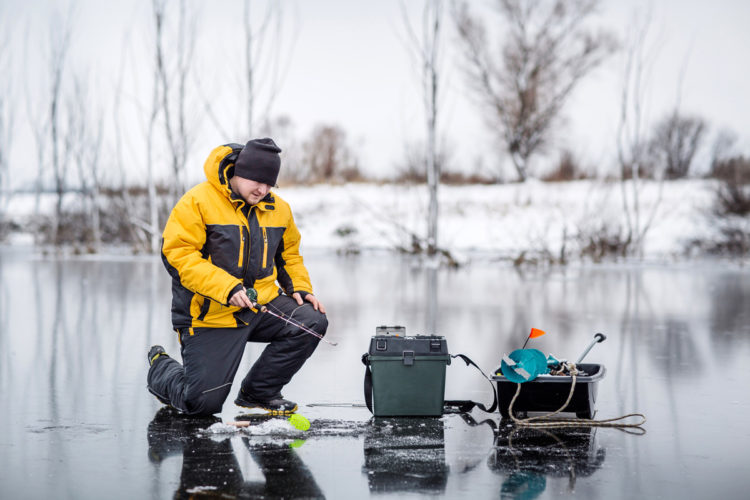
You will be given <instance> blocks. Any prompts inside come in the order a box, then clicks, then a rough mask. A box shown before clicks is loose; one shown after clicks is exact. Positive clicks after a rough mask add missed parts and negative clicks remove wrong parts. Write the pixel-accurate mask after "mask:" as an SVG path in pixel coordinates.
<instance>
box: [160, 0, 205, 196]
mask: <svg viewBox="0 0 750 500" xmlns="http://www.w3.org/2000/svg"><path fill="white" fill-rule="evenodd" d="M166 6H167V0H153V1H152V7H153V17H154V28H155V40H154V41H155V47H154V48H155V54H154V55H155V58H156V69H155V79H156V90H155V92H156V93H157V95H158V103H159V109H158V113H161V115H162V124H163V126H164V135H165V138H166V141H167V147H168V149H169V158H170V159H169V162H170V167H171V174H172V182H170V183H169V185H170V186H171V188H172V193H171V194H172V201H173V202H176V201H177V197H178V196H180V195H181V194H182V192H183V191H184V190H185V185H186V178H185V164H186V162H187V156H188V153H189V145H190V135H191V132H192V130H189V128H190V127H189V125H188V123H187V107H188V97H187V91H188V89H187V84H188V78H189V76H190V73H191V71H192V61H193V52H194V48H195V46H194V41H195V39H196V37H195V31H196V24H197V23H196V22H195V14H194V12H193V11H190V12H189V11H188V9H189V7H188V3H187V1H186V0H179V9H178V15H177V40H176V41H174V42H175V43H173V44H170V43H168V41H167V40H166V33H165V25H166V21H167V9H166ZM170 46H171V47H173V51H172V52H171V53H169V54H168V53H167V51H166V48H167V47H170ZM169 62H172V63H173V66H172V67H170V66H168V63H169ZM155 118H156V117H155V116H154V119H155Z"/></svg>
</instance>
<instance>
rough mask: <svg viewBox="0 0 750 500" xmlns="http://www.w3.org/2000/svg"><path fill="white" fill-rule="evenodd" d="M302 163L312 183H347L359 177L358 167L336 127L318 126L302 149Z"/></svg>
mask: <svg viewBox="0 0 750 500" xmlns="http://www.w3.org/2000/svg"><path fill="white" fill-rule="evenodd" d="M302 149H303V151H304V163H305V165H307V169H308V170H309V172H310V175H311V177H312V180H313V181H318V182H319V181H325V182H347V181H350V180H356V179H357V177H359V175H360V173H359V166H358V165H357V160H356V158H355V157H354V155H353V153H352V152H351V149H350V148H349V146H348V145H347V142H346V132H344V130H343V129H342V128H341V127H338V126H336V125H318V126H317V127H315V129H314V130H313V132H312V135H311V137H310V140H309V141H307V142H305V143H304V145H303V147H302Z"/></svg>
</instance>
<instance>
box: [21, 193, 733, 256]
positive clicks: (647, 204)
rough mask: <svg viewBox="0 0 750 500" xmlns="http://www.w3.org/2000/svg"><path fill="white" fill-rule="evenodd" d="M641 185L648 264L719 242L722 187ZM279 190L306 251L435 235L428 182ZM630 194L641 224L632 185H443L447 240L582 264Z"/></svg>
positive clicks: (617, 227)
mask: <svg viewBox="0 0 750 500" xmlns="http://www.w3.org/2000/svg"><path fill="white" fill-rule="evenodd" d="M640 186H641V188H640V189H639V190H638V197H639V205H640V207H641V208H640V226H641V227H643V226H644V225H645V224H646V222H647V221H648V220H649V218H650V217H651V214H652V213H653V214H654V215H653V222H652V223H651V226H650V229H649V230H648V232H647V234H646V237H645V244H644V256H645V257H646V258H655V259H662V258H671V257H675V256H680V255H683V254H684V251H685V247H686V244H687V243H688V242H689V241H691V240H695V239H699V240H704V241H713V240H715V239H716V238H717V237H718V224H717V221H716V220H715V218H712V216H710V209H711V206H712V204H713V199H714V193H715V190H716V183H715V181H710V180H700V179H694V180H682V181H671V182H665V183H663V184H659V183H657V182H643V181H641V184H640ZM276 192H277V193H278V194H279V195H280V196H281V197H283V198H284V199H286V200H287V201H289V202H290V204H291V206H292V209H293V211H294V214H295V218H296V221H297V224H298V226H299V227H300V230H301V232H302V236H303V239H302V241H303V246H304V248H306V249H336V250H344V249H347V248H348V249H350V250H368V249H393V248H397V247H404V248H409V247H411V243H412V236H411V235H412V234H414V235H417V236H418V237H422V238H423V237H424V236H425V234H426V219H427V201H428V197H427V196H428V195H427V188H426V186H424V185H415V186H406V185H394V184H381V185H378V184H345V185H316V186H310V187H281V188H278V189H276ZM623 192H625V193H627V196H628V202H629V204H630V207H631V217H632V194H633V192H632V187H631V185H630V184H629V183H626V184H625V186H624V190H623V186H622V185H621V183H619V182H604V181H594V180H585V181H576V182H564V183H543V182H538V181H528V182H526V183H523V184H502V185H489V186H485V185H466V186H441V187H440V191H439V197H440V212H439V234H438V243H439V245H440V247H442V248H445V249H447V250H449V251H450V252H451V253H453V254H454V256H458V257H459V258H461V257H462V256H465V255H469V254H473V253H489V254H490V255H492V256H493V257H500V258H509V259H514V258H516V257H518V256H519V255H520V254H521V253H522V252H524V251H525V252H527V253H530V254H539V253H540V252H549V254H550V255H553V256H558V255H559V254H560V250H561V248H562V245H563V243H565V249H566V252H567V254H568V256H569V257H570V258H573V259H575V257H576V256H577V255H579V254H580V239H579V236H580V235H586V234H592V233H597V232H601V228H603V227H604V228H607V231H608V232H609V233H610V234H611V233H617V232H618V231H621V233H622V234H623V235H624V234H625V232H626V229H627V227H628V222H627V218H626V213H625V211H624V209H623ZM43 198H44V199H43V200H42V203H41V207H42V212H48V211H51V210H52V207H53V201H54V195H45V196H44V197H43ZM32 207H33V194H28V195H16V196H14V197H13V198H12V199H11V201H10V204H9V206H8V210H7V214H8V215H9V216H10V217H12V218H15V219H18V218H22V217H23V216H25V215H26V216H27V215H30V214H31V212H32ZM631 220H632V219H631ZM633 223H634V222H633ZM30 240H31V238H30V237H29V235H22V234H16V235H14V236H13V238H11V242H12V243H13V242H14V243H23V242H26V243H27V242H29V241H30Z"/></svg>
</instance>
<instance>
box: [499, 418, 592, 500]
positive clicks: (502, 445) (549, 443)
mask: <svg viewBox="0 0 750 500" xmlns="http://www.w3.org/2000/svg"><path fill="white" fill-rule="evenodd" d="M605 455H606V451H605V450H604V449H603V448H601V447H599V446H598V444H597V440H596V428H595V427H576V428H557V429H549V430H543V429H530V428H519V427H512V426H507V425H502V423H501V425H500V426H499V428H498V431H497V436H496V438H495V452H494V453H493V454H492V455H491V456H490V458H489V460H488V465H489V467H490V469H492V470H494V471H497V472H503V473H507V476H506V479H505V481H503V486H502V491H501V497H508V498H510V497H512V498H521V499H524V500H531V499H533V498H536V497H538V496H539V495H541V494H542V492H543V491H544V490H545V488H546V484H547V480H546V476H553V477H566V476H567V477H568V478H569V482H568V489H569V490H570V491H573V490H574V488H575V482H576V478H577V477H585V476H590V475H591V474H593V473H594V472H595V471H597V470H598V469H599V468H600V467H601V466H602V464H603V463H604V459H605Z"/></svg>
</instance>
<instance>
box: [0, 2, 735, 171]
mask: <svg viewBox="0 0 750 500" xmlns="http://www.w3.org/2000/svg"><path fill="white" fill-rule="evenodd" d="M404 3H405V4H406V5H407V10H408V11H409V14H410V16H411V19H412V20H413V22H414V23H415V24H416V23H418V20H419V16H420V12H421V7H422V5H423V2H422V1H417V0H405V1H404ZM281 4H282V5H283V13H284V17H283V25H282V26H283V30H284V31H283V33H282V39H281V41H280V43H279V44H273V45H272V44H270V43H268V44H267V50H264V55H265V56H267V57H269V58H271V57H273V58H275V59H276V60H278V61H280V62H281V63H282V65H286V67H288V72H287V73H286V76H285V78H284V79H283V81H282V82H281V85H280V86H279V87H278V88H277V94H276V99H275V100H274V101H273V107H272V108H271V115H273V116H276V115H281V114H283V115H287V116H288V117H289V118H291V120H292V122H293V123H294V124H295V134H296V136H297V138H298V139H299V140H304V139H305V138H306V136H307V135H308V134H309V133H310V130H311V129H312V128H313V126H314V125H316V124H320V123H325V124H333V125H338V126H340V127H342V128H343V129H344V130H345V131H346V132H347V133H348V135H349V139H350V145H351V146H352V148H353V149H354V152H355V154H357V156H358V158H359V159H360V164H361V166H362V168H363V169H364V170H365V171H366V172H368V173H371V174H376V175H388V174H389V173H392V172H393V171H394V168H395V167H394V166H395V165H396V164H397V163H399V162H400V161H401V159H402V158H403V156H404V150H405V148H406V146H407V145H408V144H410V143H416V142H418V141H420V140H421V138H422V137H423V136H424V132H423V128H424V127H423V109H422V105H421V102H422V101H421V93H420V85H419V73H418V66H417V64H416V62H415V60H414V59H413V58H411V57H410V54H409V51H408V50H407V46H406V44H405V42H404V39H405V29H404V22H403V18H402V13H401V7H400V3H399V1H398V0H382V1H377V2H375V1H364V0H363V1H355V0H348V1H347V0H306V1H302V0H300V1H292V0H284V1H282V2H281ZM487 4H488V2H485V1H479V0H478V1H474V2H471V5H472V6H473V7H474V8H476V9H481V8H485V7H486V6H487ZM66 5H68V3H67V2H53V1H43V0H39V1H35V2H28V1H26V0H10V1H8V0H6V1H5V2H2V1H1V0H0V15H1V16H2V18H1V21H0V26H1V27H2V30H3V36H2V37H0V40H3V39H5V40H9V44H10V47H11V49H12V62H11V65H12V66H11V71H10V72H9V73H10V74H4V75H3V76H2V78H3V80H4V82H3V83H4V84H5V83H8V81H9V80H10V84H11V87H12V92H13V95H14V97H15V98H14V102H16V104H17V106H16V108H17V109H16V110H15V130H16V133H15V140H14V143H13V149H12V151H11V154H12V161H13V162H14V164H15V165H16V167H14V171H15V169H17V167H18V165H19V163H20V162H23V161H25V160H27V159H28V155H27V153H28V151H29V148H33V147H34V146H33V140H32V136H31V126H30V123H31V122H33V121H34V120H35V119H36V118H34V116H33V115H35V112H34V109H36V108H38V109H42V107H43V102H44V100H43V99H42V98H40V97H39V96H40V95H42V94H43V93H44V92H45V90H44V89H45V88H46V87H45V85H46V83H45V82H46V80H45V77H44V73H43V71H42V70H43V68H45V67H46V66H45V61H47V57H48V53H49V50H48V46H49V35H50V31H51V28H50V26H51V25H52V24H53V23H55V22H62V21H61V20H62V19H64V18H65V13H66V11H67V10H68V9H67V8H66V7H65V6H66ZM193 5H195V9H196V12H197V19H198V23H197V25H196V28H195V30H194V37H195V42H196V46H197V52H196V55H195V60H194V64H195V66H194V67H195V68H196V70H197V75H198V76H197V77H196V79H195V80H194V81H200V84H201V88H202V93H203V96H204V98H206V96H208V99H210V100H211V101H212V102H215V103H216V106H215V110H216V112H217V114H218V115H219V117H220V119H221V120H222V121H224V122H225V123H226V126H225V127H223V132H222V131H220V130H218V128H217V127H215V126H213V125H212V124H211V123H210V121H209V120H208V119H207V117H206V116H205V110H204V107H203V105H202V104H201V102H200V99H198V98H197V97H194V101H193V103H192V106H191V111H192V113H191V120H193V122H194V124H193V135H194V137H193V141H192V149H191V156H190V165H189V166H188V170H189V172H190V177H191V179H193V180H195V181H198V180H200V177H201V176H202V168H201V166H202V160H203V158H204V157H205V156H206V154H207V153H208V152H209V150H210V149H211V148H212V147H213V146H215V145H218V144H222V143H225V142H230V141H237V142H244V141H245V140H247V138H246V137H239V136H231V137H226V135H232V134H238V133H239V130H240V127H241V123H240V119H239V117H240V116H241V109H242V108H241V106H242V104H241V100H242V98H241V90H240V89H241V83H240V82H241V78H242V75H241V71H242V62H241V57H242V46H241V43H242V41H241V29H242V25H241V22H242V21H241V18H242V11H243V7H242V2H241V1H240V0H237V1H230V0H221V1H212V2H194V3H193ZM649 5H652V7H651V10H652V12H653V17H652V19H653V21H652V25H651V30H650V32H649V33H650V35H649V40H647V45H649V46H650V47H652V49H653V50H654V54H655V58H656V59H655V63H654V66H653V72H652V75H651V78H650V80H649V87H648V95H647V97H648V98H647V101H646V117H645V118H646V122H647V124H648V123H653V121H654V120H655V119H657V118H659V117H660V116H661V115H663V113H665V112H667V111H668V110H669V109H671V108H673V107H674V106H675V104H676V101H677V97H676V95H677V90H678V83H679V75H680V72H681V71H683V70H684V75H685V77H684V80H683V83H682V87H681V102H680V105H681V109H683V110H684V111H685V112H688V113H695V114H699V115H701V116H703V117H704V118H705V119H706V120H708V122H709V125H710V126H711V134H710V135H709V141H710V140H711V139H712V138H713V135H714V133H715V132H716V131H717V130H718V129H719V128H721V127H727V128H729V129H732V130H733V131H734V132H735V133H737V134H738V136H739V137H740V147H741V148H742V151H743V152H745V153H748V150H749V149H750V148H749V147H750V118H749V117H750V99H748V97H747V94H748V89H750V75H749V69H748V68H749V65H748V56H747V51H748V49H750V30H749V29H748V28H747V27H748V25H750V2H747V1H743V0H717V1H712V2H708V1H701V0H688V1H686V0H682V1H680V0H662V1H658V2H653V3H651V2H646V1H635V0H634V1H616V0H608V1H605V2H603V4H602V9H601V15H599V16H598V17H597V18H596V19H593V20H592V24H595V25H598V26H601V27H604V28H608V29H610V30H612V31H613V32H614V33H615V34H616V35H617V36H618V37H620V38H621V39H622V38H624V36H625V35H626V33H627V32H628V30H629V29H630V28H631V27H632V25H633V16H634V15H636V14H640V15H641V16H642V15H643V14H644V12H646V10H647V9H648V8H649V7H648V6H649ZM252 6H253V11H254V12H257V13H259V14H260V13H262V12H264V11H265V9H266V3H265V2H264V1H257V0H256V1H254V2H253V3H252ZM446 10H447V9H446ZM72 18H73V42H72V46H71V52H70V62H71V64H70V72H71V74H73V73H76V74H79V75H85V79H84V80H86V81H88V82H89V85H88V89H89V90H88V93H89V95H90V99H91V101H90V102H92V103H98V104H96V106H97V107H100V108H101V109H103V110H104V113H105V114H106V119H105V125H104V126H105V128H106V130H107V131H108V132H107V134H110V135H111V131H112V129H113V125H112V123H113V121H114V120H115V119H117V120H119V121H120V124H121V125H122V126H124V127H125V128H127V132H126V133H127V139H126V142H127V147H128V151H129V152H128V157H129V163H130V164H131V165H132V167H131V169H130V174H129V175H131V176H134V177H135V178H138V177H140V176H142V175H143V172H144V171H145V170H144V168H143V156H140V154H139V150H140V149H142V143H143V117H142V116H143V113H144V111H143V110H144V108H145V107H147V105H148V103H149V99H150V95H151V94H150V88H149V82H150V80H149V78H150V75H151V71H152V67H153V56H152V53H153V48H152V47H153V44H152V40H153V33H152V32H153V25H152V18H151V2H150V1H146V0H141V1H106V2H101V1H95V0H79V1H78V2H75V3H74V8H73V16H72ZM485 18H486V19H487V20H488V21H493V20H494V19H496V18H494V17H493V16H492V15H491V12H490V13H489V14H487V15H486V16H485ZM445 20H446V24H445V26H446V30H445V32H444V37H445V38H444V44H445V47H446V49H447V50H446V54H445V58H444V60H443V71H442V79H441V84H442V89H443V93H442V97H441V105H442V107H441V113H442V114H441V116H440V124H439V125H440V134H441V137H442V138H443V141H444V143H445V144H446V147H447V148H448V149H450V151H451V155H450V157H451V159H452V164H451V165H449V166H450V167H452V168H454V169H456V170H463V171H471V170H473V169H474V168H475V166H476V165H477V164H478V163H479V162H481V164H482V165H484V168H485V169H498V168H500V165H501V164H502V163H501V162H502V161H503V159H502V157H501V156H499V155H498V146H497V140H496V138H495V136H493V135H492V133H491V132H490V131H489V130H488V129H487V127H486V126H485V123H484V121H483V120H482V118H481V117H482V114H481V110H480V109H479V108H478V107H477V105H476V103H475V101H474V100H473V99H471V97H470V96H469V95H468V94H467V90H466V85H465V83H466V80H465V75H464V74H463V73H462V72H461V70H460V65H459V62H460V61H459V56H458V52H457V51H456V50H455V47H456V34H455V32H454V30H453V28H452V26H451V25H450V23H449V22H448V21H449V17H448V15H447V12H446V16H445ZM494 25H496V26H499V24H498V23H497V21H495V22H494ZM622 68H623V59H622V56H621V55H615V56H613V57H612V58H611V59H610V60H609V61H608V62H607V63H606V64H604V65H603V66H601V67H600V68H598V69H597V70H596V71H595V72H594V73H593V74H592V75H591V76H590V77H589V78H587V80H586V81H585V82H584V83H583V84H582V85H581V86H580V88H579V89H578V90H577V91H576V93H575V94H574V95H573V96H572V98H571V100H570V102H569V103H568V105H567V106H566V107H565V109H564V116H565V121H564V122H563V124H562V126H561V127H559V128H558V129H557V130H556V133H555V141H554V143H553V146H552V147H551V148H550V155H549V156H548V158H556V157H557V154H558V151H559V150H560V149H561V148H563V147H565V148H568V149H570V150H572V151H573V152H574V153H576V154H577V155H579V157H580V158H581V159H582V160H583V161H584V163H585V164H588V165H592V166H595V167H597V168H599V169H600V170H605V169H609V168H612V166H613V164H614V145H615V134H616V129H617V120H618V111H619V92H620V86H621V76H622ZM120 72H124V74H125V76H124V77H123V82H124V83H123V85H124V87H125V89H124V91H123V95H122V96H121V97H120V98H119V100H120V108H119V114H118V116H117V117H114V116H112V113H113V110H114V109H115V107H114V105H113V101H114V99H115V92H114V88H115V86H116V84H117V80H118V74H120ZM27 95H30V96H32V97H31V98H27V97H26V96H27ZM34 96H36V97H34ZM260 98H261V100H263V99H266V98H267V94H264V93H263V92H261V95H260ZM29 103H31V104H29ZM92 106H93V104H92ZM35 107H36V108H35ZM139 113H140V118H139ZM280 145H281V147H282V148H284V147H285V144H280ZM109 147H110V148H111V144H110V146H109ZM539 161H540V164H543V163H544V162H545V161H547V160H545V159H544V158H541V159H540V160H539ZM506 176H507V177H512V172H511V171H509V170H506ZM22 177H23V175H22V174H18V175H15V176H14V179H15V182H14V184H15V183H17V182H19V181H20V179H22Z"/></svg>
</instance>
